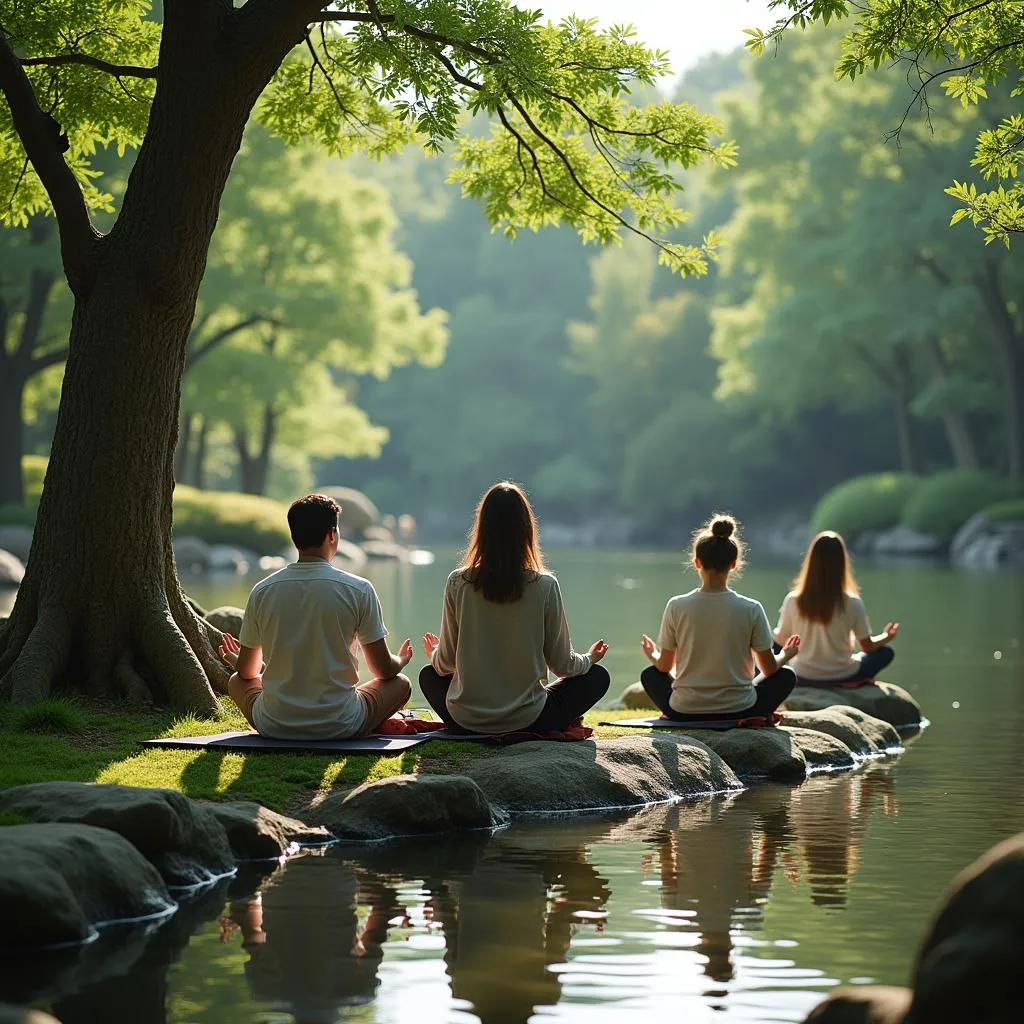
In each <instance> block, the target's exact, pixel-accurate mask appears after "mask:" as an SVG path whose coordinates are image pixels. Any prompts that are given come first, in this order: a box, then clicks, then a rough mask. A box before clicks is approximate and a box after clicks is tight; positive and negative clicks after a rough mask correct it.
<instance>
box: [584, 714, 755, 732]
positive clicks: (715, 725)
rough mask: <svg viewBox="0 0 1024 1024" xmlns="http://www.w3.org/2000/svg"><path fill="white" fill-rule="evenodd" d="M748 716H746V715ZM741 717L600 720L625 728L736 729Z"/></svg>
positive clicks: (603, 723)
mask: <svg viewBox="0 0 1024 1024" xmlns="http://www.w3.org/2000/svg"><path fill="white" fill-rule="evenodd" d="M744 717H746V716H744ZM737 721H739V719H736V718H731V719H730V718H723V719H721V720H720V721H716V722H677V721H675V720H674V719H671V718H623V719H622V720H620V721H618V722H600V723H599V724H600V725H616V726H622V727H623V728H625V729H718V730H720V731H721V730H723V729H736V728H738V726H737V725H736V723H737Z"/></svg>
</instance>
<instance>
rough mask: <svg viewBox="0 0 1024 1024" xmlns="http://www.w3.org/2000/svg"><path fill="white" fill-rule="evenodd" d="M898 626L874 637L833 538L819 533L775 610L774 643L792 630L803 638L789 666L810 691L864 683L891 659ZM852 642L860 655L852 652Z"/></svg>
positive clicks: (842, 548) (838, 540)
mask: <svg viewBox="0 0 1024 1024" xmlns="http://www.w3.org/2000/svg"><path fill="white" fill-rule="evenodd" d="M899 628H900V624H899V623H898V622H890V623H888V624H887V625H886V627H885V629H884V630H882V632H881V633H879V634H878V636H872V635H871V625H870V623H869V622H868V613H867V611H866V610H865V608H864V602H863V601H862V600H861V599H860V590H859V589H858V587H857V581H856V579H854V576H853V569H852V568H851V567H850V555H849V553H848V552H847V550H846V544H845V542H844V541H843V538H842V537H841V536H840V535H839V534H838V533H832V532H831V531H830V530H828V531H826V532H824V533H819V534H818V536H817V537H815V538H814V540H812V541H811V546H810V547H809V548H808V549H807V554H806V555H804V562H803V565H802V566H801V567H800V573H799V575H798V576H797V578H796V579H795V580H794V581H793V589H792V590H791V591H790V592H789V593H788V594H787V595H786V599H785V600H784V601H783V602H782V608H781V609H780V610H779V625H778V626H777V628H776V631H775V638H776V640H777V639H778V638H779V637H780V636H784V635H787V634H788V633H789V632H791V631H793V630H798V631H799V633H800V635H801V636H802V637H803V638H804V645H803V647H801V648H800V654H799V655H798V656H797V658H796V659H795V660H794V662H793V668H794V670H795V671H796V674H797V678H798V679H799V680H800V682H802V683H804V682H806V683H810V684H812V685H815V686H827V685H829V684H836V683H855V682H868V681H870V680H872V679H874V678H875V677H876V676H877V675H878V673H879V672H881V671H882V669H884V668H886V667H887V666H888V665H889V664H890V663H891V662H892V659H893V657H894V656H895V655H894V652H893V649H892V648H891V647H890V646H889V644H890V643H891V642H892V640H893V638H894V637H895V636H896V634H897V633H898V632H899ZM854 641H856V642H857V643H858V644H860V651H859V652H856V653H855V652H854Z"/></svg>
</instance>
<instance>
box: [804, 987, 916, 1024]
mask: <svg viewBox="0 0 1024 1024" xmlns="http://www.w3.org/2000/svg"><path fill="white" fill-rule="evenodd" d="M909 1005H910V989H908V988H895V987H892V986H889V985H844V986H843V987H842V988H837V989H836V990H835V991H834V992H832V993H831V994H830V995H829V997H828V998H827V999H826V1000H825V1001H824V1002H823V1003H819V1004H818V1005H817V1006H816V1007H815V1008H814V1009H813V1010H812V1011H811V1012H810V1014H808V1016H807V1017H806V1018H805V1024H901V1022H902V1021H903V1019H904V1016H905V1014H906V1012H907V1007H908V1006H909Z"/></svg>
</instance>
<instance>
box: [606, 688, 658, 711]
mask: <svg viewBox="0 0 1024 1024" xmlns="http://www.w3.org/2000/svg"><path fill="white" fill-rule="evenodd" d="M614 708H615V709H621V708H628V709H629V710H630V711H634V710H635V711H657V710H658V709H657V708H656V707H655V706H654V701H653V700H651V698H650V697H648V696H647V691H646V690H645V689H644V687H643V684H642V683H640V682H636V683H631V684H630V685H629V686H627V687H626V688H625V689H624V690H623V691H622V693H620V694H619V699H618V701H617V702H616V703H615V705H614Z"/></svg>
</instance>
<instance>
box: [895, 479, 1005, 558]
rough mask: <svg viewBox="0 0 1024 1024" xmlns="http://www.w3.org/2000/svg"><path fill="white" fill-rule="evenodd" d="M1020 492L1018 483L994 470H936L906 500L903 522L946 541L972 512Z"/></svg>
mask: <svg viewBox="0 0 1024 1024" xmlns="http://www.w3.org/2000/svg"><path fill="white" fill-rule="evenodd" d="M1020 493H1021V487H1020V485H1019V484H1014V483H1013V482H1012V481H1010V480H1007V479H1006V478H1005V477H1001V476H997V475H996V474H995V473H985V472H973V473H972V472H965V471H963V470H950V471H949V472H945V473H936V474H935V475H934V476H931V477H928V478H927V479H926V480H924V481H923V482H922V483H921V485H920V487H918V488H917V490H916V491H915V492H914V494H913V495H912V496H911V497H910V499H909V500H908V501H907V503H906V505H905V507H904V509H903V522H904V524H906V525H907V526H909V527H910V528H911V529H914V530H920V531H921V532H922V533H931V534H934V535H935V536H936V537H938V538H940V539H941V540H942V541H945V542H948V541H951V540H952V539H953V536H954V535H955V534H956V531H957V530H959V529H960V527H961V526H963V524H964V523H966V522H967V520H968V519H970V518H971V516H973V515H974V513H975V512H980V511H982V510H983V509H985V508H987V507H988V506H990V505H993V504H995V503H996V502H1001V501H1003V500H1005V499H1008V498H1012V497H1015V496H1017V495H1019V494H1020Z"/></svg>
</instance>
